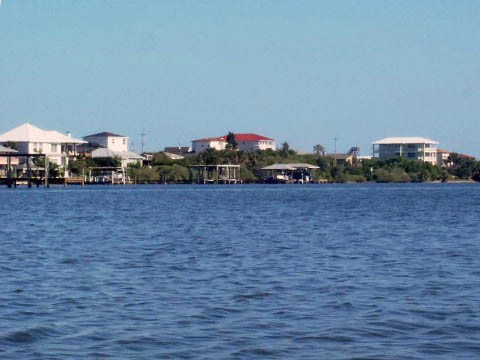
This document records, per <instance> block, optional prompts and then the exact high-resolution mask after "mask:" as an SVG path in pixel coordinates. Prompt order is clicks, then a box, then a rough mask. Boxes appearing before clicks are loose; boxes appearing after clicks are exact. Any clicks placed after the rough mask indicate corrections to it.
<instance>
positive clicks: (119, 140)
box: [83, 131, 128, 152]
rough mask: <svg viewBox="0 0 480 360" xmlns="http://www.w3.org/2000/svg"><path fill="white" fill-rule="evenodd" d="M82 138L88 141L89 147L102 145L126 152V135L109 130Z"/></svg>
mask: <svg viewBox="0 0 480 360" xmlns="http://www.w3.org/2000/svg"><path fill="white" fill-rule="evenodd" d="M83 140H85V141H87V142H88V143H89V146H90V147H103V148H106V149H109V150H112V151H119V152H127V151H128V136H123V135H116V134H112V133H111V132H106V131H104V132H101V133H98V134H93V135H88V136H84V137H83Z"/></svg>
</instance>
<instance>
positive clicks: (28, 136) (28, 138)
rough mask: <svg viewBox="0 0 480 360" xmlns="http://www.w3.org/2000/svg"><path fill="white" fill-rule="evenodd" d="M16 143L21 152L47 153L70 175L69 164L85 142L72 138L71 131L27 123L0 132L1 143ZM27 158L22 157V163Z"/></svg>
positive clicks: (49, 157)
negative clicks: (64, 131) (49, 128)
mask: <svg viewBox="0 0 480 360" xmlns="http://www.w3.org/2000/svg"><path fill="white" fill-rule="evenodd" d="M7 142H13V143H15V146H16V148H17V149H18V151H19V153H22V154H35V153H38V154H45V155H46V156H47V158H48V160H49V161H50V162H51V163H54V164H56V165H58V166H59V167H60V168H61V169H64V170H65V177H68V170H67V169H68V164H69V162H70V161H71V160H73V159H75V158H76V156H77V155H78V151H77V146H78V145H80V144H83V143H85V141H83V140H79V139H75V138H72V136H71V134H70V133H67V134H63V133H61V132H58V131H55V130H42V129H40V128H38V127H36V126H34V125H32V124H29V123H25V124H23V125H20V126H17V127H16V128H14V129H11V130H9V131H7V132H5V133H3V134H0V144H5V143H7ZM25 161H26V159H23V158H22V159H21V160H20V164H22V162H25Z"/></svg>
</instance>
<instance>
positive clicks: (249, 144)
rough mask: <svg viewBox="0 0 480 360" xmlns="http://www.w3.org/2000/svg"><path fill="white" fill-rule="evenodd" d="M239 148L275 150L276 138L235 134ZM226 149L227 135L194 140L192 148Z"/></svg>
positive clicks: (194, 149) (246, 149) (200, 150)
mask: <svg viewBox="0 0 480 360" xmlns="http://www.w3.org/2000/svg"><path fill="white" fill-rule="evenodd" d="M234 135H235V141H236V142H237V143H238V149H239V150H243V151H256V150H267V149H272V150H275V140H273V139H270V138H268V137H265V136H261V135H257V134H234ZM209 147H210V148H212V149H215V150H224V149H225V148H226V147H227V135H225V136H220V137H210V138H204V139H198V140H192V150H193V152H195V153H199V152H202V151H205V150H207V149H208V148H209Z"/></svg>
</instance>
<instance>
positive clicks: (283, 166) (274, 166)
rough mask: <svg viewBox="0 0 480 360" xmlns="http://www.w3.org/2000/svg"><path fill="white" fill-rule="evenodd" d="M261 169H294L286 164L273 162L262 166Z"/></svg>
mask: <svg viewBox="0 0 480 360" xmlns="http://www.w3.org/2000/svg"><path fill="white" fill-rule="evenodd" d="M262 170H292V171H293V170H295V168H294V167H292V166H290V165H287V164H273V165H270V166H266V167H264V168H262Z"/></svg>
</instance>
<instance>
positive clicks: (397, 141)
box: [372, 137, 438, 165]
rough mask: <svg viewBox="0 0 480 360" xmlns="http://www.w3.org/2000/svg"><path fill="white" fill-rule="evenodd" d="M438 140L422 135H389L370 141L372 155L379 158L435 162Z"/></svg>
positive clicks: (433, 163)
mask: <svg viewBox="0 0 480 360" xmlns="http://www.w3.org/2000/svg"><path fill="white" fill-rule="evenodd" d="M437 145H438V142H436V141H434V140H430V139H427V138H424V137H389V138H385V139H381V140H377V141H375V142H373V143H372V151H373V157H374V158H378V159H381V160H388V159H394V158H398V157H402V158H406V159H409V160H420V161H423V162H429V163H431V164H432V165H436V164H437V161H438V160H437Z"/></svg>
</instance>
